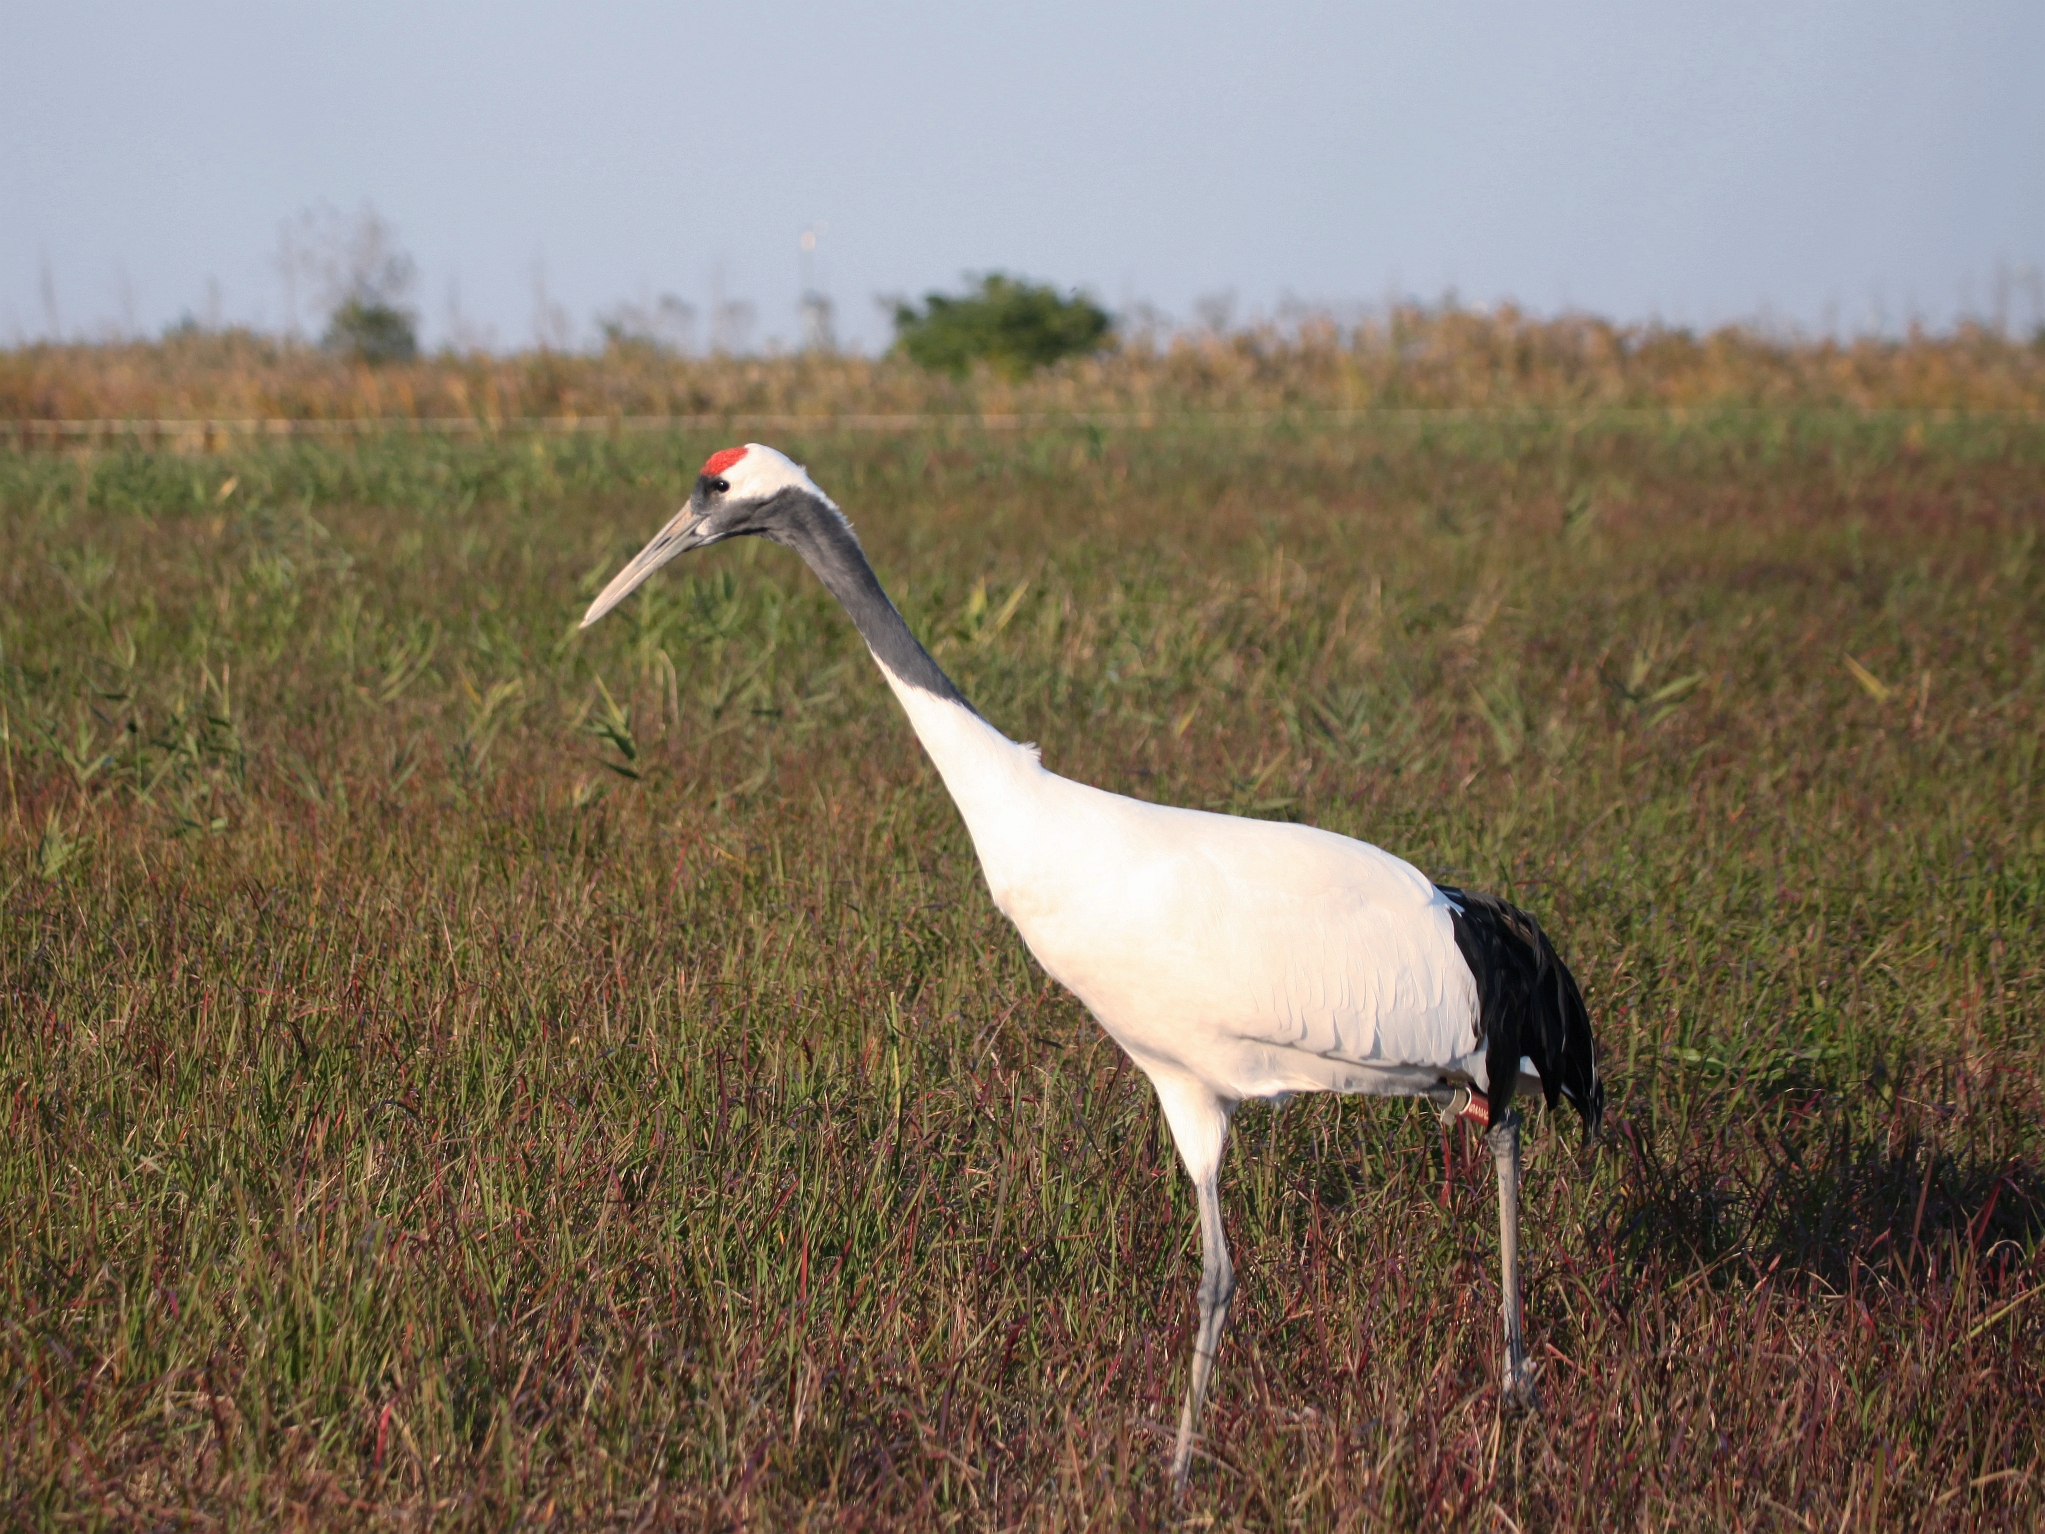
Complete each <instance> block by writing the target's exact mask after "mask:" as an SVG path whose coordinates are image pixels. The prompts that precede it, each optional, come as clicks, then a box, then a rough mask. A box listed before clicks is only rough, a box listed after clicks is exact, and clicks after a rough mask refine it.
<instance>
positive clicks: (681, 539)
mask: <svg viewBox="0 0 2045 1534" xmlns="http://www.w3.org/2000/svg"><path fill="white" fill-rule="evenodd" d="M700 521H702V518H701V517H699V516H697V515H696V508H695V507H693V506H684V507H683V508H682V509H681V510H680V511H678V512H676V513H675V519H674V520H673V521H672V522H670V523H668V525H667V526H666V527H663V528H662V529H661V530H660V531H659V532H658V533H656V534H655V535H654V538H653V542H651V543H649V544H647V545H646V547H645V548H643V549H641V550H640V551H639V552H638V553H637V554H634V555H633V556H632V562H631V563H630V564H628V565H626V566H625V568H624V569H622V570H620V571H619V572H618V573H617V574H616V575H615V576H613V577H612V578H611V583H610V585H608V586H606V587H604V589H603V590H602V591H600V592H598V593H597V598H596V600H595V601H594V602H592V603H590V604H589V611H588V612H586V613H584V614H583V615H582V625H581V626H582V627H583V628H588V627H589V626H590V625H591V624H592V623H594V622H596V620H597V619H599V618H601V617H602V616H603V615H604V614H605V613H607V612H609V611H610V610H611V609H612V608H614V607H616V606H617V605H618V604H619V603H620V602H622V601H624V600H625V598H627V597H628V596H630V595H631V594H632V592H633V590H634V589H635V588H636V587H637V586H638V585H639V583H640V582H641V581H643V580H645V579H646V577H647V576H649V575H651V574H653V572H654V571H656V570H658V569H659V568H660V567H661V566H662V565H664V564H666V563H667V562H668V561H669V560H670V559H673V558H674V557H675V556H676V555H677V554H679V553H681V552H682V550H684V549H686V548H691V547H693V546H694V543H695V539H694V538H693V537H692V536H691V535H692V534H693V533H694V532H695V531H696V525H697V523H699V522H700Z"/></svg>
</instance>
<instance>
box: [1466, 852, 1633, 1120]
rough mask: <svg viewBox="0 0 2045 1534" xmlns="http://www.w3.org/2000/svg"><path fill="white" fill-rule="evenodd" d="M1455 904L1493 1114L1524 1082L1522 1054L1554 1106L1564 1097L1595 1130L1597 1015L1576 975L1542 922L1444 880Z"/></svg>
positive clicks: (1601, 1099)
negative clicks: (1472, 986) (1586, 1003)
mask: <svg viewBox="0 0 2045 1534" xmlns="http://www.w3.org/2000/svg"><path fill="white" fill-rule="evenodd" d="M1437 888H1439V889H1440V890H1441V892H1442V893H1443V894H1444V895H1446V896H1447V897H1448V899H1449V902H1450V904H1451V905H1452V906H1454V907H1456V908H1457V909H1455V910H1454V911H1452V912H1451V916H1450V919H1451V920H1452V921H1453V922H1454V924H1455V930H1456V948H1457V950H1458V951H1459V952H1461V954H1462V956H1463V962H1464V963H1465V964H1467V965H1469V966H1470V974H1471V975H1472V976H1473V977H1474V978H1475V979H1476V982H1477V1031H1478V1036H1479V1037H1480V1038H1481V1039H1482V1040H1483V1041H1484V1065H1485V1069H1486V1072H1487V1073H1488V1074H1489V1075H1490V1077H1491V1092H1490V1097H1491V1113H1492V1117H1493V1118H1494V1119H1496V1118H1498V1117H1500V1116H1502V1115H1503V1114H1504V1112H1505V1110H1506V1108H1507V1107H1508V1106H1509V1105H1510V1104H1511V1102H1512V1094H1513V1089H1514V1087H1515V1086H1516V1085H1517V1083H1518V1081H1519V1074H1520V1061H1521V1059H1523V1058H1524V1059H1527V1060H1531V1061H1533V1063H1534V1072H1535V1074H1536V1075H1538V1076H1539V1077H1540V1078H1541V1089H1542V1091H1543V1092H1544V1093H1545V1094H1546V1096H1547V1099H1548V1106H1549V1107H1550V1108H1553V1107H1554V1106H1555V1099H1556V1097H1557V1095H1558V1094H1559V1095H1560V1096H1563V1097H1567V1098H1568V1099H1569V1101H1570V1105H1571V1106H1572V1107H1574V1108H1575V1109H1576V1111H1577V1112H1578V1113H1580V1114H1581V1115H1583V1125H1584V1132H1585V1134H1587V1135H1591V1134H1596V1133H1597V1129H1598V1124H1599V1121H1600V1120H1602V1119H1603V1118H1604V1116H1605V1084H1604V1082H1603V1081H1602V1080H1601V1079H1600V1078H1599V1076H1598V1060H1597V1052H1596V1048H1595V1046H1594V1044H1593V1042H1592V1039H1591V1016H1590V1011H1589V1009H1588V1008H1586V1007H1585V1006H1584V1002H1583V992H1582V991H1581V990H1579V989H1578V988H1577V984H1576V977H1575V976H1574V975H1572V974H1570V972H1569V966H1568V965H1567V964H1564V963H1563V962H1562V958H1561V955H1559V954H1557V953H1556V952H1555V945H1554V944H1553V943H1551V942H1549V941H1548V934H1547V933H1545V932H1543V931H1542V930H1541V924H1540V923H1539V922H1537V921H1536V920H1534V918H1533V917H1532V916H1531V915H1529V914H1528V913H1527V912H1525V911H1522V910H1521V909H1520V908H1519V907H1518V906H1516V905H1512V904H1510V903H1508V902H1506V901H1503V900H1500V899H1499V898H1498V897H1497V896H1496V895H1473V894H1467V893H1465V892H1464V891H1462V890H1459V889H1452V888H1450V887H1449V886H1447V885H1439V886H1437Z"/></svg>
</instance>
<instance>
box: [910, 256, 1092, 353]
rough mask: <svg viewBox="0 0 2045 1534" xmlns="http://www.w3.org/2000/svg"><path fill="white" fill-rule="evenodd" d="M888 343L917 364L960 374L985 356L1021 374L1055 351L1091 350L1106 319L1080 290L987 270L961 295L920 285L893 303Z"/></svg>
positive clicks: (1076, 351)
mask: <svg viewBox="0 0 2045 1534" xmlns="http://www.w3.org/2000/svg"><path fill="white" fill-rule="evenodd" d="M894 319H895V348H894V349H895V350H896V351H897V352H899V353H900V354H902V355H903V356H905V357H907V358H908V359H909V360H910V361H911V362H914V363H916V364H917V365H918V366H920V367H925V368H929V369H931V370H933V371H935V372H945V373H951V374H954V375H963V374H965V373H966V372H968V371H970V370H971V368H972V366H973V364H974V363H976V362H986V363H988V364H990V365H991V366H992V367H993V368H994V369H995V370H996V371H997V372H1000V373H1003V374H1006V375H1007V376H1008V377H1010V378H1021V377H1023V376H1025V375H1026V374H1029V373H1032V372H1034V371H1036V370H1037V369H1038V368H1040V367H1045V366H1048V365H1049V364H1051V363H1053V362H1057V361H1059V360H1060V359H1061V358H1065V357H1073V356H1081V355H1084V354H1085V353H1088V352H1095V351H1099V350H1100V349H1101V348H1102V346H1104V345H1105V344H1106V343H1107V339H1108V334H1109V332H1110V331H1111V330H1112V329H1113V328H1114V323H1115V322H1114V319H1113V317H1112V316H1111V315H1109V313H1108V311H1107V310H1105V309H1103V308H1101V306H1100V305H1099V304H1096V303H1094V302H1093V301H1092V300H1091V299H1089V298H1087V297H1085V296H1084V295H1082V294H1080V293H1077V292H1075V293H1073V294H1071V295H1070V296H1069V297H1061V296H1060V295H1059V293H1058V290H1057V289H1056V288H1053V287H1049V286H1047V285H1044V284H1039V283H1032V282H1026V281H1023V280H1022V279H1020V278H1016V277H1010V276H1008V275H1006V274H1005V273H1002V272H989V273H988V274H987V275H986V276H984V277H982V278H981V279H980V284H979V287H978V288H977V289H974V290H969V291H968V292H966V293H965V294H964V295H963V296H960V297H952V296H950V295H947V294H944V293H926V294H925V295H924V298H923V307H922V308H921V309H920V310H919V309H918V308H917V307H916V306H915V305H913V304H907V303H897V304H896V305H895V314H894Z"/></svg>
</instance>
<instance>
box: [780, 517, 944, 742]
mask: <svg viewBox="0 0 2045 1534" xmlns="http://www.w3.org/2000/svg"><path fill="white" fill-rule="evenodd" d="M757 522H758V525H759V530H760V533H761V535H762V536H763V537H766V538H771V539H772V540H773V541H774V542H776V543H780V544H785V545H787V546H788V547H789V548H791V549H794V550H795V552H796V553H798V554H800V555H801V556H802V559H803V563H804V564H806V565H808V566H809V567H810V569H812V570H814V571H815V572H816V575H817V579H818V580H820V581H822V582H823V583H824V589H825V590H827V591H829V592H830V593H831V595H832V596H834V597H836V598H837V599H838V604H839V606H841V607H843V608H844V609H845V612H846V614H847V616H849V617H850V618H851V619H852V623H853V626H854V627H855V628H857V629H858V630H859V637H860V638H861V639H864V640H865V641H866V647H867V648H868V649H869V650H871V651H872V652H873V657H874V659H875V660H877V661H879V662H880V663H881V664H882V665H883V666H885V667H886V668H887V669H888V671H889V673H890V674H892V675H893V676H895V677H897V678H898V679H900V680H901V681H904V682H907V683H908V684H909V685H910V686H911V687H915V688H918V689H920V690H922V691H924V692H927V693H930V694H932V695H933V696H935V697H939V698H943V699H945V700H946V701H947V702H951V703H956V704H958V705H959V706H960V707H962V708H965V709H967V710H969V711H972V712H975V713H977V712H978V710H976V709H973V705H972V704H970V703H968V702H967V701H966V698H965V695H964V694H963V693H961V692H960V691H959V690H958V688H957V687H955V686H954V685H952V679H951V678H950V677H948V676H946V675H945V674H944V671H943V669H942V668H940V667H939V666H938V664H937V662H936V661H934V660H932V659H931V658H930V652H929V651H928V650H926V649H924V648H923V646H922V645H921V644H919V643H918V642H917V639H916V635H915V634H914V633H913V632H911V630H910V628H909V625H908V622H907V620H905V619H904V618H903V617H902V615H901V613H900V612H899V611H898V610H897V609H896V607H895V604H894V603H893V602H891V601H889V600H888V594H887V592H886V591H885V590H883V589H882V587H881V583H880V577H879V576H877V575H875V574H874V573H873V566H872V565H871V564H869V563H867V559H866V551H865V550H863V549H862V548H860V546H859V538H858V536H857V535H856V534H855V533H854V532H853V531H852V524H851V523H849V522H847V521H846V520H845V518H844V516H843V514H842V513H840V512H839V511H838V509H837V508H836V507H834V506H831V505H829V504H827V503H826V502H824V501H821V500H819V499H817V498H816V497H815V496H813V495H809V494H806V493H804V492H803V491H800V490H793V489H791V490H784V491H782V492H781V493H780V494H779V495H776V496H775V497H773V499H772V500H770V501H769V502H768V503H767V504H766V505H765V506H763V507H762V508H761V509H760V513H759V515H758V518H757Z"/></svg>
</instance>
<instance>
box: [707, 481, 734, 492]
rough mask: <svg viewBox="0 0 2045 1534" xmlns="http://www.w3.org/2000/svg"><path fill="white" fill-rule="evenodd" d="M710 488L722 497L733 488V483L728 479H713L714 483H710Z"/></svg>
mask: <svg viewBox="0 0 2045 1534" xmlns="http://www.w3.org/2000/svg"><path fill="white" fill-rule="evenodd" d="M710 488H711V489H712V490H715V491H716V492H717V493H718V494H719V495H722V494H724V492H725V491H727V490H729V489H730V488H731V481H730V480H728V479H713V480H712V481H710Z"/></svg>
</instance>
